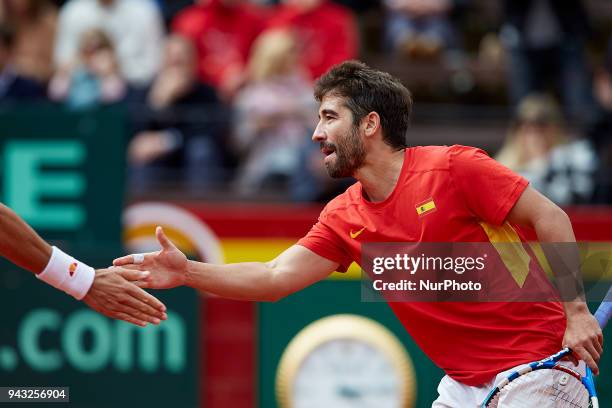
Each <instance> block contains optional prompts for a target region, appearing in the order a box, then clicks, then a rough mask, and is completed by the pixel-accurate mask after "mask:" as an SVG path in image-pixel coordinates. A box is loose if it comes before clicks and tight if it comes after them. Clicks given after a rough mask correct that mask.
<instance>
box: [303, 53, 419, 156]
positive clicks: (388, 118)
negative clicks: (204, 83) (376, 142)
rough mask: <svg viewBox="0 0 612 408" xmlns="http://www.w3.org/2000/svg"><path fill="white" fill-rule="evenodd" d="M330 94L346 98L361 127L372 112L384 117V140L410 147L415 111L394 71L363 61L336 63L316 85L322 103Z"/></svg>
mask: <svg viewBox="0 0 612 408" xmlns="http://www.w3.org/2000/svg"><path fill="white" fill-rule="evenodd" d="M326 95H333V96H339V97H342V98H344V100H345V105H346V107H347V108H348V109H349V110H350V111H351V112H352V113H353V124H354V125H355V126H357V125H358V124H359V123H360V122H361V119H363V118H364V116H366V115H367V114H368V113H370V112H376V113H378V115H379V116H380V124H381V128H382V134H383V140H384V141H385V143H387V144H388V145H390V146H391V147H394V148H398V149H402V148H404V147H406V146H407V145H408V144H407V138H406V133H407V131H408V124H409V122H410V112H411V110H412V96H411V94H410V91H409V90H408V89H407V88H406V87H405V86H404V85H402V83H401V82H400V81H399V80H398V79H397V78H394V77H392V76H391V75H390V74H388V73H386V72H382V71H378V70H376V69H373V68H370V67H369V66H367V65H366V64H364V63H363V62H360V61H346V62H343V63H341V64H338V65H335V66H333V67H332V68H331V69H330V70H329V71H327V72H326V73H325V74H324V75H323V76H321V78H319V79H318V80H317V82H316V84H315V91H314V96H315V98H316V100H317V101H319V102H321V101H322V100H323V97H325V96H326Z"/></svg>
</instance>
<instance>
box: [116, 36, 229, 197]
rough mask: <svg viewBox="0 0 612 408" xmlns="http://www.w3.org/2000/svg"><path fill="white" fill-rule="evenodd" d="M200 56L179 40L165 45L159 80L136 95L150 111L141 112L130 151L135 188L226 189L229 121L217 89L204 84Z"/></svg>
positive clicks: (139, 102) (191, 46)
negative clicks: (225, 133) (218, 186)
mask: <svg viewBox="0 0 612 408" xmlns="http://www.w3.org/2000/svg"><path fill="white" fill-rule="evenodd" d="M196 67H197V64H196V56H195V50H194V48H193V45H192V44H191V42H190V41H189V40H187V39H185V38H182V37H180V36H177V35H172V36H170V37H169V38H168V39H167V40H166V44H165V47H164V57H163V61H162V67H161V70H160V72H159V74H158V75H157V76H156V77H155V79H154V80H153V83H152V84H151V86H150V87H149V88H148V89H145V90H142V91H138V92H136V93H135V94H134V95H133V99H134V102H136V103H138V104H140V105H141V106H144V107H146V109H144V111H137V112H136V113H137V116H136V117H135V121H136V124H135V128H136V129H135V131H136V132H135V136H134V138H133V139H132V141H131V142H130V144H129V147H128V163H129V165H130V169H131V181H132V186H133V188H134V189H136V190H147V189H150V188H151V187H155V186H159V185H160V184H163V183H164V182H173V183H176V182H180V181H185V182H187V183H188V186H189V187H190V188H194V189H196V188H201V187H208V186H210V185H211V184H213V183H222V182H223V178H224V177H225V160H224V158H225V154H224V153H225V149H224V146H223V141H222V140H221V135H222V130H223V129H224V120H226V116H227V115H225V116H224V115H223V114H224V113H225V112H224V111H223V109H222V106H221V105H220V103H219V100H218V99H217V95H216V93H215V91H214V89H213V88H211V87H210V86H208V85H204V84H202V83H200V82H199V80H198V77H197V70H196Z"/></svg>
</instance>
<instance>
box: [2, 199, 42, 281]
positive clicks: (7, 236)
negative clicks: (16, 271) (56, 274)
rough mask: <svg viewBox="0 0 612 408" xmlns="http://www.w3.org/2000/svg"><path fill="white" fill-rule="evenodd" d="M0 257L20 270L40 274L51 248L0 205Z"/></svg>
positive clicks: (11, 212)
mask: <svg viewBox="0 0 612 408" xmlns="http://www.w3.org/2000/svg"><path fill="white" fill-rule="evenodd" d="M0 255H2V256H3V257H5V258H7V259H8V260H10V261H11V262H13V263H14V264H16V265H18V266H20V267H21V268H24V269H27V270H28V271H30V272H33V273H40V272H42V270H43V269H44V268H45V266H46V265H47V262H48V261H49V258H50V257H51V246H49V244H47V243H46V242H45V241H44V240H43V239H42V238H41V237H40V236H39V235H38V234H37V233H36V232H35V231H34V230H33V229H32V228H31V227H30V226H29V225H28V224H26V223H25V222H24V221H23V220H22V219H21V218H20V217H19V216H18V215H17V214H15V212H13V210H11V209H10V208H8V207H6V206H5V205H2V204H0Z"/></svg>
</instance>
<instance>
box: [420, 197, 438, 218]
mask: <svg viewBox="0 0 612 408" xmlns="http://www.w3.org/2000/svg"><path fill="white" fill-rule="evenodd" d="M435 210H436V203H434V200H433V198H428V199H427V200H425V201H423V202H422V203H421V204H419V205H417V206H416V212H417V214H418V215H424V214H427V213H430V212H432V211H435Z"/></svg>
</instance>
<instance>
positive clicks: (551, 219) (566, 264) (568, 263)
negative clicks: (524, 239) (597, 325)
mask: <svg viewBox="0 0 612 408" xmlns="http://www.w3.org/2000/svg"><path fill="white" fill-rule="evenodd" d="M534 228H535V231H536V234H537V236H538V240H539V241H540V243H541V245H542V249H543V251H544V254H545V255H546V258H547V260H548V262H549V264H550V266H551V269H552V272H553V274H554V275H555V280H556V283H557V288H558V289H559V292H560V294H561V298H562V299H563V300H564V302H563V306H564V308H565V311H566V313H567V314H568V315H571V314H574V313H582V312H585V311H588V308H587V306H586V303H585V302H584V286H583V281H582V271H581V269H580V252H579V250H578V245H577V244H576V238H575V236H574V232H573V230H572V224H571V222H570V220H569V217H568V216H567V214H565V212H563V211H562V210H560V209H557V210H553V211H551V212H550V213H548V214H546V216H543V217H541V219H540V220H538V222H536V223H535V225H534Z"/></svg>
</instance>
